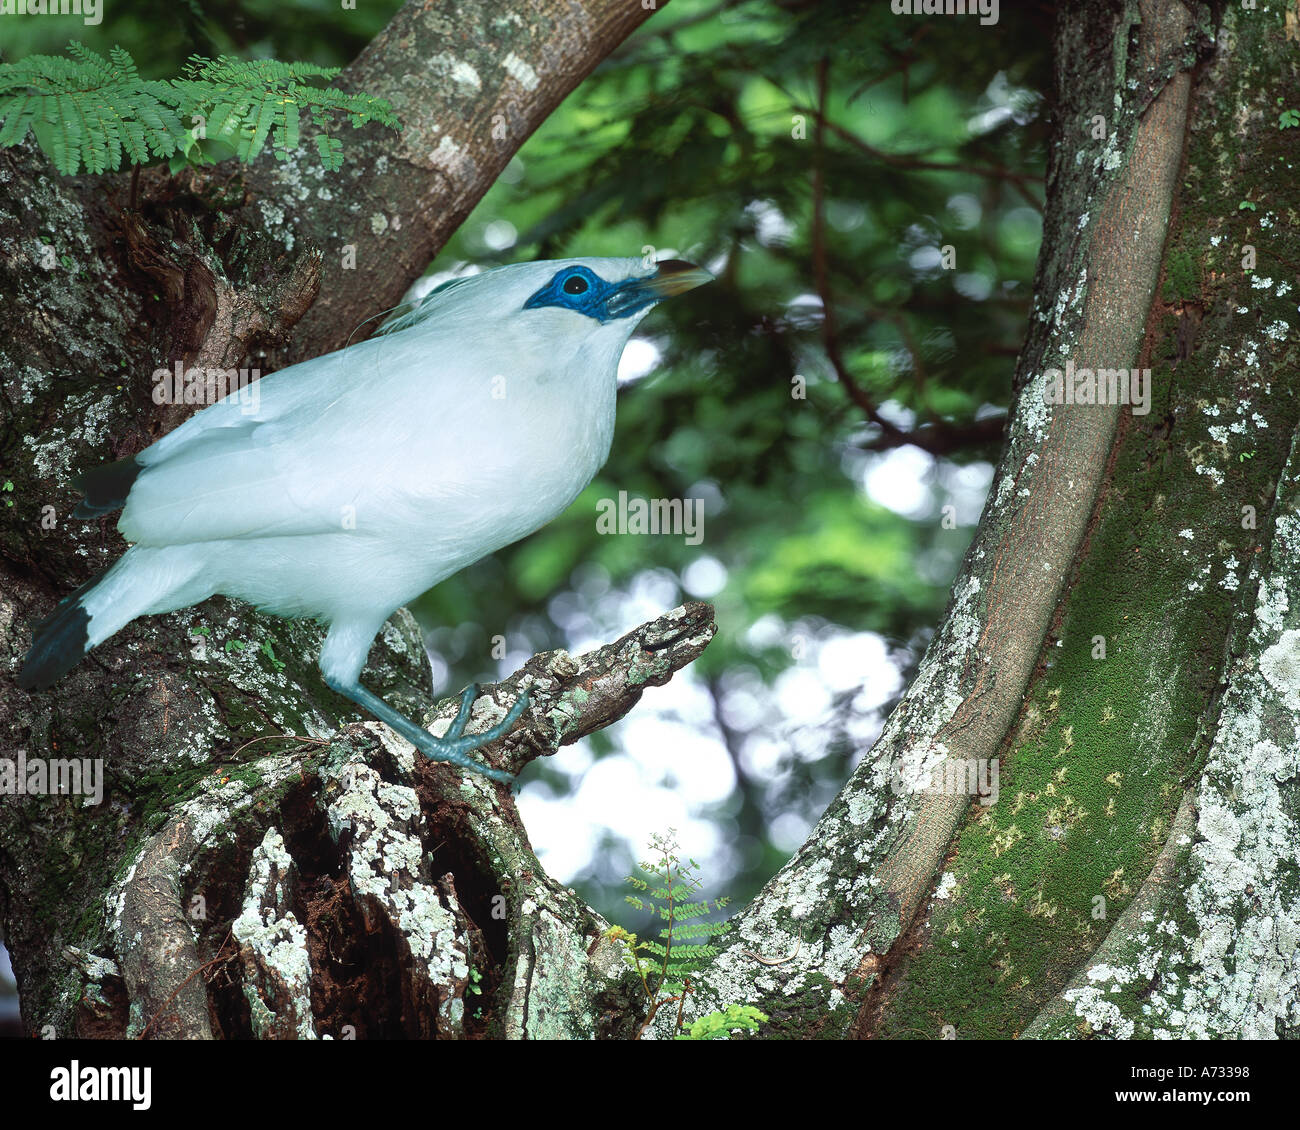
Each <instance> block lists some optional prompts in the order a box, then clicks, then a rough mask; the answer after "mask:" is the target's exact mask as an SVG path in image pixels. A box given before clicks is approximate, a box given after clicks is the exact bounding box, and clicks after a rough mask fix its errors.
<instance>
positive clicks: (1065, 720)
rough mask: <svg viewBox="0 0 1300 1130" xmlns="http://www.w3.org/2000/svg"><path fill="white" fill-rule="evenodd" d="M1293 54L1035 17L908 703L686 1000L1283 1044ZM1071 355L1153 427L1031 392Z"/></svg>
mask: <svg viewBox="0 0 1300 1130" xmlns="http://www.w3.org/2000/svg"><path fill="white" fill-rule="evenodd" d="M1007 15H1009V13H1008V12H1006V11H1005V10H1004V18H1005V16H1007ZM1298 39H1300V18H1298V15H1297V11H1296V9H1295V6H1294V4H1290V5H1287V6H1286V10H1285V11H1283V10H1282V6H1281V5H1273V6H1271V7H1270V8H1268V9H1267V10H1266V8H1265V6H1264V5H1260V6H1259V7H1258V9H1255V10H1251V9H1248V8H1244V7H1243V6H1242V5H1239V4H1223V5H1206V4H1182V3H1176V2H1175V3H1170V2H1168V0H1127V2H1125V3H1111V2H1099V0H1083V2H1078V3H1074V4H1069V5H1064V6H1061V7H1060V8H1058V29H1057V33H1056V37H1055V44H1054V48H1055V74H1056V90H1055V98H1054V114H1055V123H1054V125H1055V128H1054V137H1053V150H1052V159H1051V166H1050V169H1049V178H1048V186H1047V189H1048V194H1047V208H1046V214H1045V217H1044V236H1043V249H1042V252H1041V254H1040V259H1039V268H1038V273H1037V278H1036V280H1035V296H1034V305H1033V315H1032V318H1031V325H1030V330H1029V334H1028V338H1027V340H1026V343H1025V346H1024V349H1023V350H1022V353H1021V356H1020V360H1019V364H1018V370H1017V380H1016V396H1015V404H1014V411H1013V416H1012V420H1011V423H1010V427H1009V437H1008V443H1007V446H1006V448H1005V450H1004V453H1003V458H1002V461H1001V464H1000V466H999V468H998V471H997V474H996V476H995V478H994V482H993V486H992V489H991V492H990V496H989V499H988V503H987V505H986V508H985V512H984V514H983V516H982V519H981V522H980V526H979V529H978V531H977V533H976V536H975V539H974V541H973V543H972V545H971V548H970V551H969V553H968V555H967V557H966V560H965V562H964V564H963V568H962V571H961V573H960V575H959V576H958V579H957V581H956V582H955V584H954V588H953V594H952V600H951V604H950V606H949V609H948V612H947V615H946V618H945V620H944V623H943V624H942V625H941V627H940V629H939V631H938V632H937V634H936V636H935V638H934V640H933V642H932V644H931V646H930V647H929V649H928V651H927V653H926V655H925V657H924V659H923V661H922V664H921V667H920V670H919V673H918V676H917V678H916V680H915V682H914V684H913V685H912V686H911V688H909V691H908V693H907V694H906V696H905V697H904V699H903V701H902V703H901V704H900V705H899V706H898V708H897V709H896V710H895V711H894V713H893V714H892V715H891V717H890V719H889V720H888V722H887V724H886V726H885V729H884V731H883V733H882V735H881V737H880V739H879V740H878V742H877V743H876V745H875V747H874V748H873V749H872V750H871V751H870V752H869V753H868V755H867V756H866V757H865V758H864V760H863V763H862V764H861V766H860V767H859V768H858V770H857V771H856V772H855V773H854V775H853V777H852V778H851V780H850V781H849V782H848V784H847V785H846V786H845V788H844V790H843V791H842V792H841V794H840V796H839V797H838V798H837V800H836V801H835V802H834V803H833V804H832V806H831V807H830V809H829V810H828V811H827V812H826V814H825V816H824V817H823V819H822V820H821V822H820V823H819V825H818V826H817V827H816V828H815V829H814V831H813V833H812V834H811V836H810V837H809V839H808V841H807V842H806V843H805V844H804V846H803V847H802V848H801V849H800V850H799V851H798V852H797V853H796V855H795V856H794V858H793V859H792V860H791V861H790V862H789V863H788V864H787V865H786V866H785V867H784V868H783V869H782V870H781V872H780V873H779V874H778V875H777V876H776V877H775V878H774V879H773V880H772V881H771V882H770V883H769V884H768V885H767V887H766V888H765V889H764V890H763V891H762V892H761V893H760V895H759V897H758V898H757V899H756V900H755V901H754V902H753V903H751V904H750V905H749V906H748V907H746V908H745V909H744V911H742V912H741V914H740V915H739V922H738V929H737V931H736V933H735V934H734V935H733V938H734V941H733V942H732V944H731V945H730V947H729V948H728V949H727V950H726V952H724V953H723V954H722V955H721V956H720V957H719V958H718V960H717V961H716V962H715V963H714V965H713V967H712V969H711V970H710V971H709V973H708V974H707V975H706V976H705V977H704V978H702V979H701V981H700V983H699V984H698V985H697V990H698V999H697V1001H696V1004H695V1008H696V1009H706V1008H708V1007H716V1006H717V1005H720V1004H721V1003H722V1002H726V1001H745V1002H750V1003H754V1004H757V1005H759V1006H760V1007H761V1008H763V1009H764V1011H766V1012H768V1013H769V1014H770V1015H771V1017H772V1023H771V1024H770V1025H769V1026H768V1027H767V1028H766V1031H767V1032H768V1033H770V1034H773V1035H778V1034H780V1035H792V1036H812V1035H822V1036H841V1035H856V1036H860V1037H865V1038H922V1039H937V1038H981V1037H1013V1036H1026V1035H1032V1036H1050V1037H1089V1036H1102V1037H1115V1036H1118V1037H1128V1036H1160V1037H1184V1036H1191V1037H1205V1036H1227V1037H1231V1036H1251V1037H1275V1036H1286V1035H1291V1036H1294V1035H1295V1034H1296V1029H1297V1026H1298V1025H1300V960H1297V949H1298V948H1300V870H1298V866H1297V865H1298V864H1300V854H1298V850H1300V849H1298V847H1297V845H1300V834H1298V833H1300V827H1298V826H1297V816H1298V814H1300V777H1298V773H1300V613H1298V612H1297V611H1296V609H1298V608H1300V563H1298V562H1300V558H1297V555H1296V552H1295V550H1296V544H1295V543H1296V538H1297V536H1300V527H1297V525H1296V518H1295V506H1296V502H1297V498H1298V497H1300V458H1298V457H1297V456H1296V455H1295V453H1294V451H1293V436H1294V435H1295V433H1296V426H1297V418H1298V416H1300V406H1298V405H1297V399H1296V392H1297V382H1298V380H1300V364H1298V362H1300V333H1298V332H1297V326H1298V325H1300V318H1298V317H1297V314H1296V310H1297V300H1298V299H1300V242H1298V241H1297V239H1296V237H1295V234H1294V232H1295V226H1296V218H1297V207H1298V206H1300V199H1298V196H1297V181H1296V170H1295V165H1296V160H1297V156H1296V154H1297V150H1296V142H1295V135H1294V134H1293V133H1290V132H1288V130H1287V129H1286V128H1284V126H1285V121H1286V119H1285V118H1284V117H1283V116H1282V114H1281V111H1283V110H1285V109H1289V108H1295V107H1296V100H1297V82H1296V78H1297V67H1298V61H1300V55H1298V54H1297V40H1298ZM1067 366H1072V367H1073V369H1075V370H1082V369H1091V370H1094V371H1095V370H1099V369H1103V368H1104V369H1110V370H1113V369H1125V370H1127V369H1131V368H1133V367H1137V368H1139V369H1147V368H1149V369H1150V370H1151V375H1152V386H1151V388H1152V399H1151V403H1150V410H1149V411H1147V412H1142V411H1133V410H1132V409H1131V407H1129V406H1123V405H1116V404H1114V403H1112V404H1109V405H1106V404H1096V403H1073V404H1051V403H1048V401H1049V400H1050V399H1051V396H1050V395H1049V386H1048V384H1047V374H1048V371H1049V370H1051V369H1062V370H1064V369H1066V368H1067ZM1130 391H1132V390H1131V389H1130ZM1138 391H1139V392H1140V391H1141V390H1140V389H1139V390H1138ZM991 764H996V765H997V766H998V771H999V775H998V778H997V789H996V792H995V793H994V792H993V790H989V792H990V794H991V795H989V796H988V797H986V798H983V799H982V800H981V799H980V798H976V797H972V796H971V795H969V794H968V792H967V787H966V786H967V784H968V782H971V781H973V780H975V779H977V777H976V776H973V775H971V770H972V769H976V770H978V775H977V776H978V779H981V780H982V781H983V783H984V784H985V786H988V785H990V784H991V780H990V777H989V772H990V770H989V766H990V765H991ZM959 767H960V768H961V769H962V770H963V772H962V773H961V774H958V773H957V772H955V770H957V769H958V768H959ZM936 770H937V771H938V773H940V774H941V775H942V776H939V777H936V776H935V773H936ZM945 779H946V780H947V781H948V782H958V781H959V782H960V783H961V786H962V787H961V788H960V790H959V791H957V792H945V791H943V789H944V786H942V785H940V784H939V782H940V781H943V780H945ZM949 787H951V786H949ZM989 801H992V802H993V803H988V802H989ZM760 958H764V959H765V960H760ZM769 962H779V964H769ZM661 1027H662V1026H661Z"/></svg>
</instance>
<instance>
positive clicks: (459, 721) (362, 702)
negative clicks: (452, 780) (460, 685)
mask: <svg viewBox="0 0 1300 1130" xmlns="http://www.w3.org/2000/svg"><path fill="white" fill-rule="evenodd" d="M325 682H326V683H327V684H328V685H329V686H330V687H331V688H333V689H334V690H336V691H338V693H339V694H341V695H343V696H344V697H345V698H349V699H351V700H352V701H353V702H355V703H356V704H357V705H358V706H360V707H361V708H362V709H364V710H368V711H369V712H370V713H371V714H373V715H374V716H375V717H376V718H378V719H379V721H381V722H383V723H384V724H385V725H387V726H389V727H390V728H391V729H393V730H396V731H397V733H399V734H401V735H402V737H404V738H405V739H406V740H407V741H408V742H410V743H411V744H412V745H413V746H415V748H416V749H418V750H419V751H420V752H421V753H422V754H424V756H425V757H427V758H429V760H431V761H447V762H450V763H451V764H452V765H456V766H459V767H460V768H461V769H468V770H470V771H471V772H473V773H480V774H482V775H483V776H484V777H491V778H492V780H494V781H513V780H514V775H513V774H512V773H506V772H504V771H503V770H500V769H490V768H489V767H488V766H486V765H483V764H481V763H479V762H477V761H475V760H474V759H473V758H471V757H470V756H469V754H470V752H471V751H472V750H476V749H479V748H480V747H482V746H485V745H491V744H492V743H493V742H494V741H497V740H498V739H499V738H503V737H505V735H506V734H507V733H509V732H510V728H511V727H512V726H513V725H514V724H515V723H516V722H517V721H519V716H520V715H521V714H523V712H524V711H525V710H527V709H528V692H527V691H521V692H520V693H519V697H518V698H517V699H515V702H514V705H513V706H511V707H510V709H509V710H508V711H507V712H506V716H505V717H504V718H502V719H501V721H500V722H498V723H497V724H496V725H495V726H493V727H492V728H491V729H490V730H484V731H483V733H481V734H470V735H468V736H466V735H465V734H464V733H463V731H464V729H465V723H466V722H468V721H469V715H470V711H471V710H472V709H473V706H474V699H475V697H476V696H477V695H478V687H477V685H475V684H473V683H471V684H470V685H469V686H468V687H466V688H465V693H464V694H462V695H461V699H460V709H459V710H458V711H457V712H456V718H455V720H454V721H453V722H452V724H451V726H450V727H448V729H447V733H446V734H445V735H444V736H443V737H441V738H435V737H434V736H433V735H432V734H431V733H429V731H428V730H425V729H423V728H422V727H420V726H417V725H416V724H415V723H414V722H412V721H411V720H410V719H409V718H406V717H404V716H403V715H402V714H400V713H399V712H398V711H396V710H394V709H393V708H392V707H391V706H389V705H388V703H386V702H385V701H384V700H383V699H382V698H380V697H379V696H378V695H377V694H375V693H374V692H372V691H368V690H366V688H365V687H363V686H362V685H361V684H360V682H358V681H356V680H352V681H350V682H349V681H345V680H341V679H331V678H330V676H329V675H326V676H325Z"/></svg>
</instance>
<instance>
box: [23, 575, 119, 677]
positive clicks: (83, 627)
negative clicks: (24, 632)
mask: <svg viewBox="0 0 1300 1130" xmlns="http://www.w3.org/2000/svg"><path fill="white" fill-rule="evenodd" d="M99 581H100V578H99V577H96V578H94V579H93V580H90V581H87V582H86V583H85V584H84V585H82V586H81V587H80V588H78V589H77V590H76V591H75V592H72V593H69V594H68V595H67V596H65V597H64V598H63V599H62V600H61V601H59V603H58V605H56V606H55V609H54V611H53V612H51V613H50V614H49V615H48V616H46V617H45V619H43V620H38V621H37V622H36V623H35V624H33V625H32V646H31V647H30V648H29V649H28V651H27V655H26V656H25V657H24V658H23V665H22V668H21V669H20V670H19V672H18V674H17V676H16V677H15V682H17V684H18V687H19V689H20V690H24V691H43V690H45V689H46V688H47V687H49V686H51V685H53V684H54V683H56V682H58V680H59V679H60V678H62V677H63V676H64V675H65V674H67V672H69V671H71V670H72V668H74V667H75V666H76V665H77V664H78V663H79V662H80V661H81V657H82V656H83V655H85V654H86V648H87V645H88V644H89V643H90V614H89V613H88V612H87V611H86V609H85V606H84V605H83V604H82V603H81V598H82V597H83V596H85V595H86V593H88V592H89V591H90V590H91V589H92V588H94V587H95V585H97V584H98V583H99Z"/></svg>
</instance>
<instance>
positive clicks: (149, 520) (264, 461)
mask: <svg viewBox="0 0 1300 1130" xmlns="http://www.w3.org/2000/svg"><path fill="white" fill-rule="evenodd" d="M378 345H379V343H371V342H365V343H362V344H361V345H358V346H355V347H353V348H352V349H349V350H347V351H340V352H338V353H331V354H327V355H326V356H324V357H320V358H316V359H315V360H313V361H308V362H304V363H303V364H301V365H294V366H291V367H290V368H288V369H284V370H282V371H281V372H279V373H275V374H273V375H272V376H270V377H266V378H264V379H263V380H262V381H259V382H257V383H258V384H260V385H261V386H262V388H261V390H260V396H259V403H258V405H257V407H256V410H252V409H251V408H250V405H249V403H248V402H247V401H245V402H243V403H241V402H240V400H239V398H238V396H231V397H228V398H226V400H224V401H221V402H219V403H217V404H214V405H212V406H211V407H210V408H206V409H204V410H203V411H202V412H200V413H198V414H197V415H196V416H194V417H192V418H191V419H189V420H187V421H186V422H185V423H184V424H183V425H182V426H181V427H179V428H177V429H176V430H175V431H174V432H171V433H170V434H168V435H167V436H164V437H163V439H161V440H160V441H159V442H158V443H156V444H154V445H153V447H151V448H149V449H147V450H146V451H144V452H141V453H140V455H139V456H138V457H137V458H138V460H139V461H140V463H141V465H142V466H143V470H142V471H141V472H140V474H139V477H138V478H136V480H135V482H134V483H133V484H132V486H131V490H130V494H129V495H128V496H127V501H126V507H125V509H124V510H123V512H122V517H121V519H120V521H119V522H118V529H120V530H121V531H122V534H123V536H124V537H126V539H127V540H128V541H132V542H136V543H138V544H142V545H177V544H182V543H188V542H198V541H216V540H224V539H229V538H252V537H273V536H292V535H302V534H321V533H332V532H336V531H338V530H341V529H346V528H348V522H349V519H350V517H355V507H356V506H357V504H358V501H359V497H360V495H361V494H362V493H363V492H364V491H365V490H366V489H367V488H368V487H370V486H372V485H373V484H374V483H375V482H376V481H382V478H383V475H384V472H385V469H386V467H387V464H388V463H389V462H390V461H391V460H392V459H394V458H395V457H397V456H398V455H399V454H400V451H401V448H402V440H403V439H404V438H405V436H403V435H402V434H401V432H402V431H404V430H405V429H403V428H399V429H398V434H396V435H394V434H393V427H392V423H391V421H387V420H385V421H384V424H385V426H384V427H382V428H380V429H377V430H376V429H374V428H370V427H368V425H369V424H370V423H374V422H376V421H375V417H376V416H383V415H386V414H393V413H394V412H395V411H397V408H396V406H395V405H393V404H392V403H390V402H388V398H385V396H384V390H383V388H382V383H379V382H377V381H376V380H375V379H374V378H375V377H376V375H377V373H378V369H379V366H378V359H379V356H380V352H379V348H378ZM372 370H373V371H372ZM253 387H254V388H256V387H257V386H256V385H254V386H253ZM367 434H369V435H370V436H372V437H373V436H374V435H376V434H377V435H380V436H383V437H384V441H385V442H384V448H383V450H382V451H378V452H375V451H370V452H367V450H366V446H365V443H366V436H367ZM358 460H365V461H366V462H365V465H364V466H358ZM349 508H352V509H351V510H349Z"/></svg>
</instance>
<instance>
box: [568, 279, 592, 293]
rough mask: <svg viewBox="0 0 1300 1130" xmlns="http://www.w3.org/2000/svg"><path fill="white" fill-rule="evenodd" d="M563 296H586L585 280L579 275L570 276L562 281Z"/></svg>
mask: <svg viewBox="0 0 1300 1130" xmlns="http://www.w3.org/2000/svg"><path fill="white" fill-rule="evenodd" d="M564 293H565V294H586V293H587V280H586V279H584V278H583V277H582V276H581V275H570V276H569V277H568V278H567V279H565V280H564Z"/></svg>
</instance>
